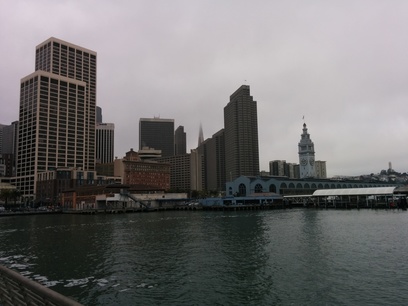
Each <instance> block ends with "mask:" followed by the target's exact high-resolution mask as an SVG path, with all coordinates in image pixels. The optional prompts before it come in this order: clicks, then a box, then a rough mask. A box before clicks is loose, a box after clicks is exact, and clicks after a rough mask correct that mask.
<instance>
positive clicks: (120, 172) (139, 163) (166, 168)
mask: <svg viewBox="0 0 408 306" xmlns="http://www.w3.org/2000/svg"><path fill="white" fill-rule="evenodd" d="M114 176H119V177H122V179H123V184H126V185H130V186H134V185H144V186H149V187H154V188H158V189H162V190H168V189H169V188H170V164H167V163H159V162H157V161H153V160H142V159H141V158H140V156H139V154H138V153H137V152H135V151H133V149H130V151H128V152H126V156H125V157H123V158H121V159H115V161H114Z"/></svg>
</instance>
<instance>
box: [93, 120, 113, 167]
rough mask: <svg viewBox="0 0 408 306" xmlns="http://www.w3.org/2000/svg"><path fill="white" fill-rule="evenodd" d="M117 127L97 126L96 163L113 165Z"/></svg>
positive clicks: (100, 124)
mask: <svg viewBox="0 0 408 306" xmlns="http://www.w3.org/2000/svg"><path fill="white" fill-rule="evenodd" d="M114 144H115V125H114V124H113V123H98V124H97V125H96V163H99V164H107V163H112V162H113V158H114V156H113V155H114Z"/></svg>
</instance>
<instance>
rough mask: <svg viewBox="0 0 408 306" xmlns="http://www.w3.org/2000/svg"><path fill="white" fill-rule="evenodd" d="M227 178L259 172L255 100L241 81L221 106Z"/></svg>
mask: <svg viewBox="0 0 408 306" xmlns="http://www.w3.org/2000/svg"><path fill="white" fill-rule="evenodd" d="M224 133H225V171H226V179H227V180H230V181H232V180H234V179H235V178H237V177H239V176H241V175H258V174H259V145H258V118H257V103H256V101H254V100H253V97H252V96H251V95H250V88H249V86H248V85H242V86H241V87H240V88H238V89H237V90H236V91H235V92H234V93H233V94H232V95H231V96H230V101H229V103H228V104H227V105H226V106H225V107H224Z"/></svg>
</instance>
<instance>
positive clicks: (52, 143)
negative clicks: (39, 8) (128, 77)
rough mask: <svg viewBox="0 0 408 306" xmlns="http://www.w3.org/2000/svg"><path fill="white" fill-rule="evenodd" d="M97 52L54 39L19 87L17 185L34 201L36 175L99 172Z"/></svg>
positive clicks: (45, 44) (43, 48) (42, 48)
mask: <svg viewBox="0 0 408 306" xmlns="http://www.w3.org/2000/svg"><path fill="white" fill-rule="evenodd" d="M95 111H96V52H94V51H92V50H89V49H86V48H83V47H80V46H77V45H74V44H71V43H68V42H65V41H62V40H60V39H57V38H54V37H51V38H49V39H48V40H46V41H45V42H43V43H41V44H40V45H38V46H37V47H36V58H35V72H34V73H32V74H30V75H28V76H26V77H24V78H23V79H22V80H21V85H20V110H19V129H18V131H19V134H18V150H17V161H18V162H17V166H16V179H15V182H16V185H17V188H18V189H19V190H20V191H21V192H22V193H23V195H24V196H25V197H27V198H28V197H30V198H34V197H35V190H36V184H37V177H38V176H37V175H38V173H40V172H45V171H48V170H52V169H57V168H61V167H64V168H73V169H82V170H84V171H93V170H94V169H95V125H96V123H95Z"/></svg>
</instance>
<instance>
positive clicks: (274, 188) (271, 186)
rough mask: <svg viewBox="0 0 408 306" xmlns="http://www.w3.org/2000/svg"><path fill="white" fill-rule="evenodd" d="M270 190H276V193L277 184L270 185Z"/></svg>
mask: <svg viewBox="0 0 408 306" xmlns="http://www.w3.org/2000/svg"><path fill="white" fill-rule="evenodd" d="M269 192H275V193H276V185H275V184H271V185H269Z"/></svg>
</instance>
